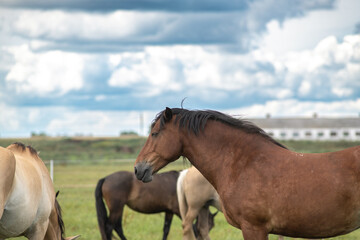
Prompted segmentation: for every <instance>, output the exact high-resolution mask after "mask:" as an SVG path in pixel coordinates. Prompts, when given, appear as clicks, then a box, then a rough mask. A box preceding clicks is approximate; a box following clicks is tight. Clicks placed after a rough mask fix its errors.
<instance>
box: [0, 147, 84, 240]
mask: <svg viewBox="0 0 360 240" xmlns="http://www.w3.org/2000/svg"><path fill="white" fill-rule="evenodd" d="M0 165H1V168H0V239H6V238H10V237H18V236H25V237H26V238H28V239H30V240H39V239H44V240H64V239H65V238H64V236H63V235H64V223H63V221H62V218H61V209H60V205H59V203H58V201H57V200H56V196H55V191H54V187H53V184H52V182H51V179H50V175H49V172H48V170H47V168H46V166H45V165H44V163H43V161H42V160H41V159H40V157H39V156H38V154H37V152H36V151H35V150H34V149H33V148H32V147H29V146H27V147H25V145H24V144H22V143H14V144H12V145H10V146H8V147H7V148H2V147H0ZM56 195H57V194H56ZM77 237H78V236H76V237H69V238H66V239H67V240H70V239H76V238H77Z"/></svg>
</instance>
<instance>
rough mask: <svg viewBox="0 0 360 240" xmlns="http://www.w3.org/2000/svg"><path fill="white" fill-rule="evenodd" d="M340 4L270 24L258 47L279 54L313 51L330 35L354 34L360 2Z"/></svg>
mask: <svg viewBox="0 0 360 240" xmlns="http://www.w3.org/2000/svg"><path fill="white" fill-rule="evenodd" d="M303 2H305V1H303ZM336 5H337V6H336V8H335V9H325V10H324V9H320V10H314V11H311V12H308V13H306V14H305V15H300V16H299V17H298V18H291V19H287V20H286V21H284V22H283V23H281V24H280V23H279V21H278V20H276V19H275V18H274V19H273V20H271V21H269V22H268V23H267V25H266V28H267V33H266V34H264V37H263V38H261V39H259V43H258V44H257V46H259V47H260V48H263V49H265V50H266V51H271V52H274V53H275V54H277V55H279V54H285V53H286V52H289V51H304V50H306V49H313V48H314V47H315V46H316V45H317V44H318V43H319V41H321V40H322V39H324V38H326V37H327V36H330V35H333V36H335V37H336V38H338V39H342V38H343V37H344V36H345V35H348V34H351V33H353V32H354V30H355V25H356V24H357V23H358V22H359V21H360V17H359V9H360V1H356V0H340V1H337V3H336Z"/></svg>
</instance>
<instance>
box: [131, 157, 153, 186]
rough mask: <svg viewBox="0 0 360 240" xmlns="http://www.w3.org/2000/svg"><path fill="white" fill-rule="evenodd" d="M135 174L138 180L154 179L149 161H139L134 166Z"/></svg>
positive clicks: (148, 180) (149, 180)
mask: <svg viewBox="0 0 360 240" xmlns="http://www.w3.org/2000/svg"><path fill="white" fill-rule="evenodd" d="M134 171H135V175H136V178H137V179H138V180H141V181H143V182H144V183H147V182H151V180H152V172H153V170H152V167H151V165H150V164H149V163H148V162H145V161H143V162H139V163H137V164H136V165H135V167H134Z"/></svg>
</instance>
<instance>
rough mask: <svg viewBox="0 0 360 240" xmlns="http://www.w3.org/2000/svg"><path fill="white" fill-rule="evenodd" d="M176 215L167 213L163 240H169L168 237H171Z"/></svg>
mask: <svg viewBox="0 0 360 240" xmlns="http://www.w3.org/2000/svg"><path fill="white" fill-rule="evenodd" d="M173 216H174V214H173V213H172V212H165V221H164V229H163V232H164V235H163V240H166V239H167V236H168V235H169V231H170V226H171V221H172V219H173Z"/></svg>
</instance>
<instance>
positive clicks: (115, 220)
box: [109, 203, 126, 240]
mask: <svg viewBox="0 0 360 240" xmlns="http://www.w3.org/2000/svg"><path fill="white" fill-rule="evenodd" d="M124 206H125V205H124V204H123V203H120V204H119V205H118V207H117V208H116V210H115V212H116V214H113V215H112V216H111V213H110V216H109V220H110V222H111V224H112V225H113V226H114V229H115V231H116V233H117V234H118V235H119V237H120V238H121V240H126V237H125V235H124V232H123V228H122V216H123V212H124ZM109 239H111V235H110V238H109Z"/></svg>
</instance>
